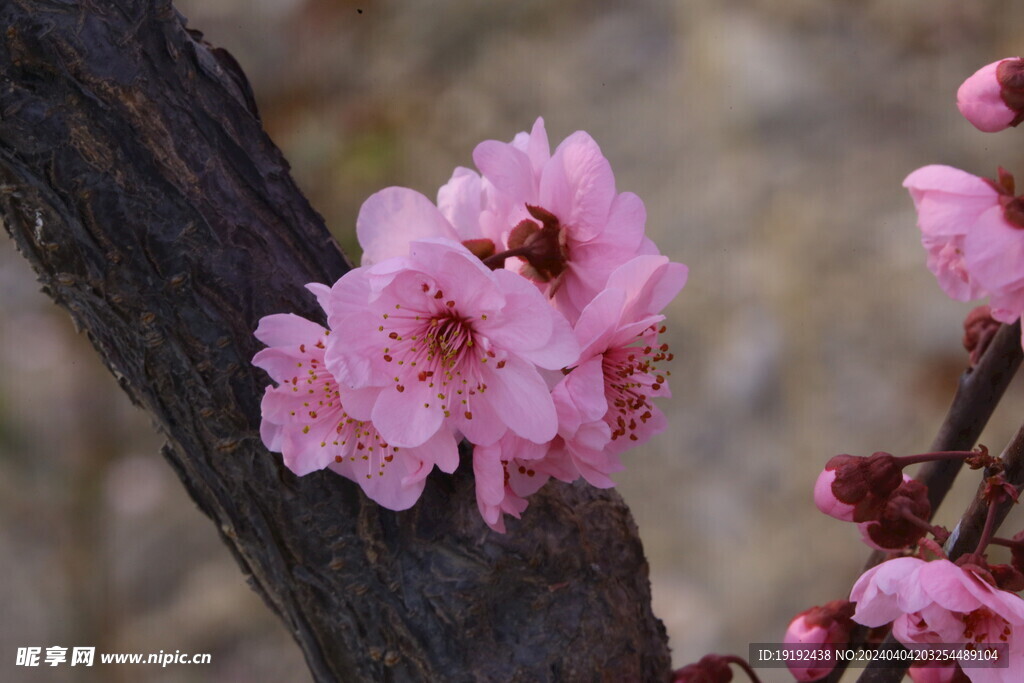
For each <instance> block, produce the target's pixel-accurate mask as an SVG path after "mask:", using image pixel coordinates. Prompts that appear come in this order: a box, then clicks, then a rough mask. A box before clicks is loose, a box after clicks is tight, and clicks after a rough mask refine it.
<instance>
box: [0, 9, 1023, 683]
mask: <svg viewBox="0 0 1024 683" xmlns="http://www.w3.org/2000/svg"><path fill="white" fill-rule="evenodd" d="M177 7H178V8H179V10H180V11H181V12H182V14H184V15H185V16H187V17H188V19H189V24H190V26H191V27H193V28H197V29H200V30H202V31H203V32H204V33H205V34H206V38H207V39H208V40H209V41H210V42H212V43H213V44H215V45H219V46H223V47H225V48H227V49H228V50H229V51H230V52H231V53H232V54H233V55H234V56H235V57H236V58H237V59H238V61H239V62H240V63H241V65H242V66H243V68H244V69H245V71H246V73H247V74H248V76H249V78H250V80H251V81H252V84H253V88H254V90H255V93H256V98H257V101H258V103H259V107H260V110H261V113H262V116H263V120H264V123H265V125H266V126H267V128H268V130H269V132H270V134H271V136H272V137H273V139H274V140H275V141H276V142H277V144H278V145H280V146H281V147H282V148H283V150H284V153H285V156H286V157H287V158H288V159H289V160H290V162H291V164H292V167H293V172H294V175H295V177H296V178H297V180H298V182H299V184H300V186H301V187H302V188H303V189H304V191H305V192H306V193H307V194H308V196H309V198H310V199H311V201H312V203H313V205H314V206H315V207H316V208H317V209H318V210H319V211H320V212H321V213H322V214H323V215H324V217H325V218H326V220H327V223H328V225H329V226H330V227H331V229H332V230H333V231H334V233H335V235H337V237H338V239H339V241H340V242H341V243H342V244H343V245H345V246H346V248H347V249H348V250H350V251H349V253H355V252H354V251H352V249H353V247H354V245H355V240H354V233H353V231H354V223H355V216H356V213H357V211H358V208H359V205H360V204H361V202H362V201H363V200H364V199H365V198H366V197H367V196H368V195H369V194H371V193H372V192H374V191H376V190H377V189H380V188H382V187H384V186H387V185H404V186H408V187H412V188H415V189H417V190H419V191H421V192H423V193H425V194H427V195H428V196H431V197H433V196H434V195H435V193H436V191H437V188H438V187H439V186H440V185H441V184H443V183H444V182H445V181H446V180H447V179H448V177H449V175H450V174H451V171H452V169H453V168H454V167H455V166H457V165H465V166H469V165H471V164H472V159H471V153H472V150H473V147H474V146H475V145H476V143H478V142H479V141H481V140H484V139H488V138H497V139H501V140H509V139H511V138H512V136H513V135H514V134H515V133H516V132H517V131H520V130H528V129H529V128H530V126H531V124H532V123H533V120H534V119H535V118H536V117H537V116H538V115H543V116H544V117H545V120H546V122H547V128H548V132H549V136H550V138H551V141H552V146H554V145H555V144H557V143H558V142H559V141H560V140H561V139H562V138H564V137H565V136H567V135H569V134H570V133H572V132H573V131H575V130H578V129H583V130H586V131H588V132H589V133H590V134H591V135H593V136H594V138H595V139H596V140H597V141H598V143H599V144H600V145H601V146H602V149H603V151H604V153H605V155H606V156H607V157H608V159H609V160H610V161H611V164H612V167H613V169H614V171H615V174H616V179H617V183H618V189H619V190H620V191H625V190H631V191H634V192H636V193H637V194H639V195H640V196H641V197H642V198H643V200H644V201H645V202H646V205H647V210H648V226H647V227H648V232H649V235H650V236H651V237H652V238H653V239H654V240H655V241H656V242H657V244H658V245H659V246H660V248H661V250H662V252H664V253H666V254H668V255H669V256H670V257H672V258H673V259H674V260H676V261H681V262H683V263H686V264H687V265H689V267H690V273H691V275H690V281H689V284H688V285H687V287H686V288H685V289H684V290H683V292H682V294H681V295H680V296H679V297H678V299H677V300H676V301H675V303H673V304H672V306H671V307H670V309H669V310H668V311H667V316H668V326H669V332H668V337H669V338H668V341H669V343H670V344H671V346H672V350H673V351H674V352H675V355H676V360H675V363H674V367H673V368H672V371H673V385H672V388H673V391H674V393H675V396H674V398H673V399H671V400H668V401H663V402H662V404H661V405H662V408H663V409H664V410H665V411H666V412H667V413H668V414H669V416H670V422H671V426H670V428H669V430H668V431H667V432H666V433H664V434H662V435H661V436H659V437H656V438H655V439H654V440H652V441H651V442H650V443H649V444H648V445H647V446H646V447H644V448H640V449H636V450H635V451H633V452H631V453H629V454H628V456H627V470H626V471H625V472H623V473H622V474H621V475H620V476H619V477H618V481H619V482H620V483H619V490H620V492H621V493H622V495H623V496H624V497H625V499H626V501H627V502H628V503H629V505H630V506H631V508H632V510H633V513H634V515H635V517H636V521H637V524H638V525H639V528H640V533H641V537H642V539H643V542H644V546H645V548H646V551H647V555H648V557H649V558H650V565H651V580H652V584H653V592H654V602H655V605H654V607H655V612H656V613H657V614H658V615H659V616H660V617H661V618H662V619H663V620H664V622H665V624H666V626H667V628H668V631H669V634H670V637H671V646H672V648H673V654H674V658H675V662H676V666H681V665H683V664H686V663H688V662H691V661H695V660H696V659H698V658H700V657H701V656H702V655H703V654H705V653H707V652H712V651H713V652H719V653H725V652H734V653H737V654H740V655H743V656H745V655H746V652H747V644H748V643H750V642H766V641H775V642H777V641H779V640H781V638H782V634H783V631H784V629H785V627H786V625H787V623H788V621H789V619H790V618H791V617H792V616H793V615H794V614H795V613H796V612H798V611H800V610H803V609H805V608H806V607H809V606H811V605H814V604H821V603H823V602H826V601H828V600H832V599H834V598H839V597H845V595H846V594H847V592H848V590H849V587H850V585H851V584H852V582H853V580H854V579H855V578H856V576H857V575H858V574H859V569H860V566H861V563H862V562H863V560H864V558H865V557H866V555H867V551H866V549H865V548H864V547H863V546H861V545H860V544H859V543H858V540H857V533H856V530H855V529H853V528H851V527H849V526H847V525H843V524H842V523H840V522H836V521H834V520H831V519H829V518H826V517H824V516H822V515H820V514H819V513H818V512H817V511H816V509H815V508H814V506H813V503H812V501H811V488H812V485H813V482H814V479H815V478H816V476H817V473H818V471H819V470H820V468H821V467H822V466H823V465H824V463H825V461H826V460H827V459H828V458H829V457H831V456H832V455H834V454H836V453H841V452H846V453H854V454H861V455H867V454H870V453H871V452H873V451H876V450H887V451H891V452H894V453H897V454H906V453H913V452H920V451H922V450H926V449H927V446H928V445H929V443H930V441H931V439H932V437H933V436H934V433H935V431H936V429H937V428H938V426H939V424H940V422H941V420H942V417H943V415H944V412H945V409H946V407H947V405H948V402H949V399H950V397H951V396H952V392H953V390H954V388H955V384H956V380H957V377H958V376H959V374H960V372H961V371H962V369H963V368H964V366H965V362H966V355H965V353H964V351H963V350H962V348H961V345H960V339H961V334H962V331H961V326H960V324H961V321H962V319H963V316H964V315H965V314H966V313H967V311H968V310H969V309H970V306H969V305H965V304H959V303H956V302H953V301H951V300H948V299H947V298H946V297H945V296H944V295H943V294H942V293H941V291H940V290H939V289H938V287H937V285H936V284H935V282H934V279H933V277H932V276H931V274H930V273H929V272H928V271H927V270H926V268H925V266H924V251H923V250H922V249H921V247H920V244H919V237H918V231H917V229H916V228H915V216H914V212H913V208H912V204H911V202H910V200H909V198H908V196H907V194H906V192H905V190H903V188H902V187H901V186H900V183H901V182H902V180H903V178H904V177H905V176H906V175H907V174H908V173H909V172H910V171H912V170H913V169H915V168H917V167H919V166H922V165H925V164H929V163H946V164H951V165H954V166H958V167H960V168H963V169H965V170H967V171H970V172H972V173H976V174H978V175H985V176H993V175H995V172H996V167H997V166H998V165H1000V164H1001V165H1003V166H1005V167H1006V168H1007V169H1008V170H1010V171H1011V172H1014V171H1015V172H1018V173H1024V159H1022V155H1021V153H1020V151H1019V150H1020V149H1021V147H1020V146H1019V145H1016V146H1015V145H1014V144H1013V141H1014V140H1016V139H1018V138H1015V137H1014V136H1015V135H1017V136H1019V135H1020V133H1014V132H1007V133H1004V134H1002V135H998V136H986V135H984V134H982V133H979V132H977V131H975V130H974V129H973V128H972V127H971V126H970V125H969V124H967V122H966V121H964V120H963V119H961V118H960V116H959V114H958V113H957V110H956V107H955V105H954V100H955V92H956V88H957V87H958V85H959V84H960V82H961V81H962V80H963V79H964V78H965V77H967V76H968V75H970V74H971V73H972V72H973V71H974V70H975V69H977V68H979V67H981V66H982V65H984V64H987V63H988V62H991V61H994V60H996V59H998V58H1001V57H1006V56H1013V55H1016V54H1017V53H1018V51H1019V50H1020V45H1019V43H1018V42H1016V40H1015V38H1017V29H1018V27H1019V26H1021V25H1022V22H1024V6H1022V5H1020V4H1015V3H1011V2H1009V1H1005V2H979V3H964V2H960V1H959V0H906V1H905V2H900V3H893V2H889V1H887V0H859V1H854V0H845V1H840V0H836V1H834V2H829V3H823V2H820V0H789V1H788V2H785V3H780V2H777V1H775V0H690V1H689V2H685V3H683V2H675V3H670V2H663V1H661V0H632V1H631V2H628V3H627V2H611V1H610V0H608V1H599V2H584V1H583V0H565V1H563V2H559V3H552V2H546V1H544V0H519V1H518V2H471V1H470V0H432V1H431V2H398V1H391V2H387V1H374V0H351V1H350V0H179V1H178V2H177ZM0 291H2V292H3V296H2V297H0V320H2V324H0V575H2V576H3V577H4V580H3V581H2V582H0V605H3V610H4V616H3V618H2V619H0V661H2V665H0V667H2V670H3V671H4V673H3V676H2V678H3V679H4V680H59V679H66V680H76V681H77V680H89V679H88V675H90V674H91V675H92V676H94V677H95V680H104V681H114V682H115V683H116V682H117V681H120V680H124V681H129V680H130V681H159V682H161V683H162V682H171V681H228V682H231V681H284V680H289V681H301V680H308V676H309V674H308V672H306V670H305V667H304V664H303V661H302V658H301V655H300V653H299V651H298V649H297V647H296V646H295V645H294V644H293V642H292V640H291V638H290V636H289V635H288V633H287V632H286V631H285V629H284V628H283V627H282V626H281V624H279V623H278V622H277V621H276V619H275V617H273V616H272V615H271V613H270V612H269V611H268V610H267V609H266V608H265V607H264V606H263V604H262V603H261V602H260V600H259V599H258V598H257V597H256V596H255V594H253V593H252V592H251V591H250V590H249V588H248V587H247V586H246V584H245V582H244V581H243V579H242V576H241V574H240V573H239V571H238V569H237V567H236V565H235V563H234V561H233V560H232V559H231V557H230V556H229V554H228V552H227V550H226V549H225V548H224V547H223V546H222V544H221V542H220V540H219V539H218V538H217V535H216V532H215V530H214V529H213V527H212V526H211V524H210V522H209V521H208V520H207V519H206V518H204V517H203V516H202V515H201V514H200V513H199V511H198V510H197V509H196V508H195V506H194V505H193V504H192V503H191V501H190V500H189V499H188V497H187V496H186V494H185V492H184V490H183V489H182V488H181V486H180V485H179V483H178V481H177V479H176V478H175V476H174V474H173V473H172V471H171V470H170V468H168V467H167V466H166V465H165V464H164V462H163V461H162V459H161V458H160V457H159V455H158V452H157V449H158V447H159V444H160V443H161V441H160V439H159V438H158V436H157V435H156V434H155V433H154V431H153V428H152V426H151V424H150V423H149V420H148V419H147V417H146V416H145V415H144V414H142V413H141V412H140V411H138V410H136V409H134V408H133V407H131V406H130V405H129V404H128V401H127V399H126V398H125V396H123V395H122V394H121V393H120V391H119V390H118V388H117V386H116V384H115V382H114V380H113V379H112V378H111V377H110V376H109V375H108V373H107V372H106V370H104V369H103V368H102V367H101V366H100V364H99V362H98V360H97V358H96V357H95V354H94V352H93V350H92V349H91V348H90V347H89V345H88V343H87V341H86V339H85V338H84V337H82V336H80V335H77V334H76V333H75V332H74V330H73V328H72V326H71V324H70V321H69V319H68V317H67V316H66V314H65V313H64V312H63V311H61V310H60V309H58V308H56V307H55V306H54V305H52V304H51V303H50V300H49V299H48V298H47V297H45V296H44V295H43V294H41V293H40V292H39V291H38V285H37V284H36V282H35V279H34V277H33V275H32V273H31V271H30V270H29V268H28V266H27V265H26V264H25V263H24V262H22V260H21V259H20V258H19V257H18V255H17V254H16V253H15V251H14V249H13V247H12V245H11V244H10V243H9V241H7V240H4V241H0ZM26 351H29V352H26ZM1022 414H1024V386H1022V385H1021V383H1020V382H1017V383H1015V384H1014V385H1013V386H1011V388H1010V390H1009V395H1008V397H1007V399H1006V400H1005V401H1004V404H1003V405H1002V406H1001V408H1000V410H999V412H998V413H997V414H996V416H995V418H994V419H993V421H992V423H991V424H990V426H989V428H988V429H987V431H986V433H985V436H984V437H983V439H982V441H983V442H984V443H986V444H987V445H989V446H990V447H991V448H992V449H993V450H995V451H998V450H1001V449H1002V447H1003V445H1004V444H1005V443H1006V441H1007V440H1008V439H1009V437H1010V436H1011V435H1012V433H1013V431H1014V430H1015V429H1016V427H1017V420H1019V418H1020V416H1021V415H1022ZM975 485H976V482H975V481H967V480H964V481H961V482H959V483H958V487H957V490H956V500H955V501H953V502H952V503H951V504H948V505H947V506H946V507H945V509H944V511H943V513H942V514H940V521H941V522H944V523H947V524H951V523H952V522H953V521H954V520H955V519H956V518H957V517H958V516H959V514H960V512H961V511H962V509H963V507H964V505H965V502H966V501H967V500H968V499H969V498H970V496H971V495H972V493H973V491H974V487H975ZM527 514H529V511H528V512H527ZM1020 524H1021V520H1020V518H1017V525H1018V526H1017V527H1015V528H1013V529H1009V528H1008V529H1007V531H1008V532H1009V533H1012V532H1013V531H1016V529H1017V528H1019V527H1020ZM49 645H65V646H72V645H94V646H96V647H97V650H98V651H107V652H132V651H138V652H157V651H159V650H164V651H165V652H173V651H174V650H176V649H177V650H181V651H182V652H210V653H212V654H213V663H212V664H211V665H209V666H198V667H186V666H180V665H179V666H169V667H167V668H166V669H160V668H159V667H153V666H149V667H146V666H136V667H129V666H123V667H112V666H105V667H99V668H94V669H92V670H91V671H82V670H81V669H75V670H71V669H69V668H67V667H61V668H59V669H56V670H54V669H50V668H49V667H43V668H39V669H25V668H15V667H14V666H12V665H13V662H14V658H15V652H16V649H17V648H18V647H23V646H42V647H44V648H45V647H46V646H49ZM763 673H764V677H765V679H766V680H768V681H775V680H777V681H782V680H787V679H788V677H787V676H785V675H783V673H784V672H783V671H779V670H774V671H772V670H765V671H764V672H763ZM72 674H74V675H73V676H72Z"/></svg>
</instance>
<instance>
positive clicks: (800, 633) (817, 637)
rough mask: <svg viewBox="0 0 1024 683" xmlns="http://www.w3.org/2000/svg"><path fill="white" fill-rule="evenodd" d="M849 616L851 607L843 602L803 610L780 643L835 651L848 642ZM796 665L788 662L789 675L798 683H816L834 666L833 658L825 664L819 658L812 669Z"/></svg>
mask: <svg viewBox="0 0 1024 683" xmlns="http://www.w3.org/2000/svg"><path fill="white" fill-rule="evenodd" d="M852 613H853V609H852V606H851V605H850V603H849V602H847V601H846V600H833V601H832V602H830V603H828V604H827V605H823V606H820V607H812V608H810V609H808V610H804V611H803V612H801V613H800V614H798V615H797V616H796V617H795V618H794V619H793V621H791V622H790V624H789V627H788V628H787V629H786V635H785V637H784V638H783V640H782V642H783V643H784V644H786V645H814V646H821V647H822V649H825V646H828V648H829V649H831V650H833V651H834V650H835V649H836V646H838V645H844V644H846V643H847V642H849V640H850V629H851V627H852V626H853V624H852V623H851V621H850V615H851V614H852ZM804 661H807V660H804ZM798 663H802V662H800V661H798V660H794V661H793V663H792V664H789V663H788V662H787V664H789V671H790V673H791V674H792V675H793V677H794V678H795V679H796V680H798V681H816V680H818V679H819V678H824V677H825V676H826V675H827V674H828V673H829V672H830V671H832V669H834V668H835V665H836V662H835V656H834V655H832V656H831V657H829V659H828V660H825V659H824V658H820V659H819V660H818V662H817V665H815V666H797V664H798Z"/></svg>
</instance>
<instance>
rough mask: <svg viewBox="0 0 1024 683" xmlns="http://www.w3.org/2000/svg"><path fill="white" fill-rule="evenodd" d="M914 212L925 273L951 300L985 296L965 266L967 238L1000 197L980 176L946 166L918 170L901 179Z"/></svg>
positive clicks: (966, 299) (972, 274)
mask: <svg viewBox="0 0 1024 683" xmlns="http://www.w3.org/2000/svg"><path fill="white" fill-rule="evenodd" d="M903 186H904V187H905V188H907V189H908V190H909V191H910V196H911V198H912V199H913V200H914V207H915V208H916V209H917V224H918V227H919V228H920V229H921V243H922V245H924V247H925V250H926V251H927V252H928V269H929V270H931V271H932V273H934V274H935V277H936V278H938V281H939V286H940V287H942V289H943V291H944V292H946V294H947V295H949V296H950V297H951V298H953V299H956V300H958V301H969V300H971V299H978V298H980V297H983V296H985V295H986V291H985V289H984V288H983V287H982V285H981V284H980V283H979V282H978V281H977V279H976V278H975V276H974V273H973V271H972V270H970V269H969V268H968V267H967V266H966V264H965V257H964V248H965V241H966V237H967V234H968V233H969V232H971V230H972V227H973V226H974V225H975V224H976V223H977V222H978V220H979V219H980V218H981V217H982V216H983V215H984V214H986V212H988V211H990V210H991V209H992V208H993V207H997V206H998V199H999V193H998V192H997V191H996V190H995V188H993V186H992V185H991V184H990V183H989V182H987V181H986V180H985V179H983V178H979V177H977V176H974V175H971V174H970V173H966V172H964V171H961V170H959V169H956V168H953V167H951V166H941V165H932V166H925V167H923V168H919V169H917V170H916V171H914V172H913V173H911V174H910V175H909V176H907V178H906V180H904V181H903Z"/></svg>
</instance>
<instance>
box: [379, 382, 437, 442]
mask: <svg viewBox="0 0 1024 683" xmlns="http://www.w3.org/2000/svg"><path fill="white" fill-rule="evenodd" d="M398 386H402V387H403V390H402V391H398V389H397V387H398ZM436 393H437V392H436V391H434V390H432V389H430V388H429V387H428V386H427V384H426V382H416V381H413V382H408V383H406V384H395V385H394V386H393V387H391V388H389V389H385V390H383V391H381V392H380V395H379V396H378V398H377V402H376V403H375V404H374V405H373V413H372V420H373V424H374V426H375V427H377V431H378V432H380V435H381V436H382V437H384V439H385V440H387V442H388V443H390V444H391V445H393V446H400V447H402V448H408V447H411V446H419V445H420V444H422V443H424V442H425V441H426V440H427V439H429V438H430V437H432V436H433V435H434V434H436V433H437V431H438V430H439V429H441V424H442V423H443V422H444V412H443V410H442V408H441V404H440V403H439V402H438V401H437V400H436V398H435V396H434V394H436Z"/></svg>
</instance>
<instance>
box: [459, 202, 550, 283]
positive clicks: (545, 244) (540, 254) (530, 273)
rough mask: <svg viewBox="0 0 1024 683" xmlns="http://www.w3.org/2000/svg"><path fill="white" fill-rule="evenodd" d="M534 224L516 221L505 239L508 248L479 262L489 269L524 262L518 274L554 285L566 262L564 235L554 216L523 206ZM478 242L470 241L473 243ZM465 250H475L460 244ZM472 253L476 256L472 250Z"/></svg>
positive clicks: (530, 206)
mask: <svg viewBox="0 0 1024 683" xmlns="http://www.w3.org/2000/svg"><path fill="white" fill-rule="evenodd" d="M526 210H527V211H529V212H530V215H531V216H533V217H534V218H535V219H537V221H540V224H539V225H538V224H537V222H536V221H531V220H530V219H529V218H527V219H524V220H521V221H519V224H518V225H516V227H514V228H512V232H511V233H509V236H508V249H507V250H506V251H503V252H501V253H498V254H494V253H493V252H490V253H489V255H488V256H487V257H486V258H483V262H484V264H485V265H487V266H488V267H489V268H491V269H492V270H493V269H495V268H502V267H503V266H504V265H505V259H507V258H511V257H513V256H517V257H519V258H521V259H522V260H524V261H526V265H525V266H523V270H522V271H521V273H522V275H523V276H524V277H526V278H529V279H530V280H533V281H535V282H552V281H555V285H556V286H557V284H558V278H559V276H561V275H562V273H564V272H565V269H566V266H567V264H568V262H569V246H568V244H567V233H566V231H565V230H563V229H562V225H561V223H560V222H559V220H558V216H556V215H555V214H553V213H551V212H550V211H548V210H547V209H544V208H542V207H539V206H532V205H530V204H527V205H526ZM477 241H479V240H473V242H477ZM463 244H464V245H466V247H467V248H472V247H478V245H472V246H471V245H470V244H468V243H467V242H463ZM474 253H476V252H475V251H474Z"/></svg>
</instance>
